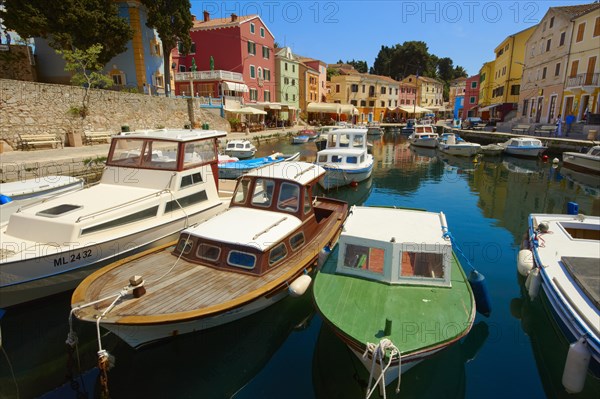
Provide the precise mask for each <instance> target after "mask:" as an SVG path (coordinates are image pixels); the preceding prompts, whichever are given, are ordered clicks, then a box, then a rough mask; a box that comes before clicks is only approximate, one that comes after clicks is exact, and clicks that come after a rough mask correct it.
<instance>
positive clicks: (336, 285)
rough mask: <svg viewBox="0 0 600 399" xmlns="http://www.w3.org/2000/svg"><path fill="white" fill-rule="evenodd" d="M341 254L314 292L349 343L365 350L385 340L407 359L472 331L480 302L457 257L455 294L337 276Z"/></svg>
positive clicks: (454, 263) (319, 276)
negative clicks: (388, 330)
mask: <svg viewBox="0 0 600 399" xmlns="http://www.w3.org/2000/svg"><path fill="white" fill-rule="evenodd" d="M336 262H337V248H336V250H335V252H334V253H333V254H332V256H330V257H329V259H328V260H327V262H326V263H325V265H324V266H323V268H322V270H321V271H320V272H319V273H318V274H317V276H316V278H315V282H314V287H313V294H314V299H315V303H316V305H317V308H318V310H319V312H320V313H321V314H322V315H323V316H324V318H325V320H327V321H328V322H329V323H330V324H331V325H333V326H334V328H335V329H337V330H338V331H339V332H341V333H342V334H343V335H344V336H345V337H346V338H347V339H349V341H352V342H353V343H354V344H356V345H358V346H362V347H364V346H365V345H366V344H367V343H368V342H371V343H378V342H379V340H380V339H382V338H384V334H383V332H384V329H385V326H386V319H389V320H391V321H392V332H391V334H390V335H389V336H386V338H389V339H391V340H392V342H393V343H394V344H395V345H396V346H397V347H398V349H400V351H401V352H402V353H403V354H409V353H414V352H417V351H419V350H422V349H423V348H427V347H429V348H431V347H435V346H437V345H443V343H447V342H452V341H453V340H455V339H457V338H460V337H461V336H462V335H463V334H466V332H468V331H469V330H470V327H471V325H472V323H473V320H474V317H475V301H474V298H473V294H472V292H471V289H470V286H469V284H468V282H467V281H466V277H465V275H464V274H463V272H462V270H461V269H460V265H459V263H458V261H457V260H456V258H455V257H454V259H453V261H452V269H451V270H452V277H451V282H452V288H448V287H432V286H408V285H390V284H386V283H381V282H374V281H371V280H367V279H364V278H358V277H353V276H349V275H339V274H335V268H336Z"/></svg>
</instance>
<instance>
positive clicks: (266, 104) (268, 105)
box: [248, 102, 281, 109]
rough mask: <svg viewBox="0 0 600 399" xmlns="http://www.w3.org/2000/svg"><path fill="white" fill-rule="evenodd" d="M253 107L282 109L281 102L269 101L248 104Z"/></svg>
mask: <svg viewBox="0 0 600 399" xmlns="http://www.w3.org/2000/svg"><path fill="white" fill-rule="evenodd" d="M248 105H249V106H251V107H254V108H258V109H281V103H269V102H261V103H252V104H248Z"/></svg>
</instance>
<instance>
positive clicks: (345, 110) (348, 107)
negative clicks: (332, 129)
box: [340, 104, 358, 115]
mask: <svg viewBox="0 0 600 399" xmlns="http://www.w3.org/2000/svg"><path fill="white" fill-rule="evenodd" d="M340 114H348V115H358V110H357V109H356V107H355V106H354V105H352V104H340Z"/></svg>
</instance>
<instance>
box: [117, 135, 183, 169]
mask: <svg viewBox="0 0 600 399" xmlns="http://www.w3.org/2000/svg"><path fill="white" fill-rule="evenodd" d="M177 152H178V143H177V142H172V141H162V140H150V139H143V138H134V139H119V140H116V143H115V145H114V146H113V148H112V151H111V152H110V154H109V156H108V160H107V161H106V164H107V165H112V166H125V167H133V168H135V167H141V168H150V169H164V170H177Z"/></svg>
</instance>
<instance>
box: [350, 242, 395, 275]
mask: <svg viewBox="0 0 600 399" xmlns="http://www.w3.org/2000/svg"><path fill="white" fill-rule="evenodd" d="M384 263H385V250H384V249H383V248H374V247H365V246H362V245H355V244H346V252H345V255H344V266H345V267H349V268H352V269H360V270H368V271H370V272H373V273H377V274H383V269H384V267H383V266H384Z"/></svg>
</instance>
